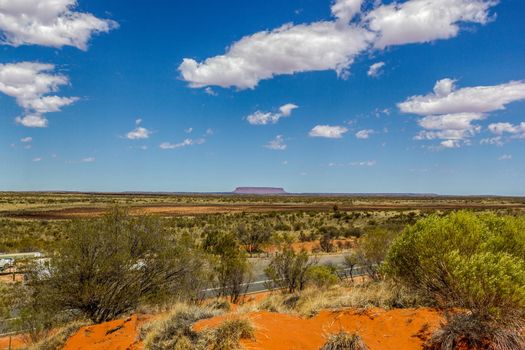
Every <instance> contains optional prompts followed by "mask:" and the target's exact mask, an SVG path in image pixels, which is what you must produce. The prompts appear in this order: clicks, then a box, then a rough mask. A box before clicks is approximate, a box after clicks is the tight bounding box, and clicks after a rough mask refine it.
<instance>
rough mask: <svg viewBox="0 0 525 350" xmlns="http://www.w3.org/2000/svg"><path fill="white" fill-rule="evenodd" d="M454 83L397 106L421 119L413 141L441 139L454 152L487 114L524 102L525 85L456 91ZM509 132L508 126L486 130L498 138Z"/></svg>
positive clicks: (443, 83) (445, 82)
mask: <svg viewBox="0 0 525 350" xmlns="http://www.w3.org/2000/svg"><path fill="white" fill-rule="evenodd" d="M455 83H456V81H455V80H453V79H442V80H440V81H438V82H436V84H435V86H434V91H433V93H430V94H427V95H424V96H412V97H409V98H408V99H407V100H406V101H404V102H402V103H399V104H398V107H399V109H400V110H401V112H404V113H412V114H417V115H421V116H424V117H423V118H421V119H420V120H419V121H418V124H419V126H421V127H422V128H423V130H422V131H421V132H419V134H418V135H417V136H416V137H415V139H416V140H433V139H441V140H444V141H443V142H441V146H442V147H444V148H457V147H460V146H461V145H462V144H466V143H469V141H468V139H469V138H472V137H473V136H475V135H477V134H478V133H479V132H480V131H481V126H479V125H476V124H474V122H476V121H480V120H484V119H485V118H487V116H488V113H490V112H493V111H497V110H502V109H505V107H506V105H507V104H509V103H512V102H515V101H520V100H525V83H523V82H521V81H511V82H509V83H505V84H500V85H494V86H476V87H467V88H462V89H457V88H456V85H455ZM509 127H510V128H511V127H512V125H510V124H508V123H498V124H491V126H489V129H490V130H491V131H492V132H493V133H495V134H500V135H501V133H503V132H505V131H508V130H506V129H505V128H509ZM500 142H501V140H500V139H499V140H489V139H486V140H485V141H482V143H491V144H499V143H500Z"/></svg>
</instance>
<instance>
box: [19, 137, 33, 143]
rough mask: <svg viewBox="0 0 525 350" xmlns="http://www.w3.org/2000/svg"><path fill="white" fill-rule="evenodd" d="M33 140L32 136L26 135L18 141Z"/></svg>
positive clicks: (26, 141)
mask: <svg viewBox="0 0 525 350" xmlns="http://www.w3.org/2000/svg"><path fill="white" fill-rule="evenodd" d="M32 141H33V138H32V137H31V136H28V137H23V138H21V139H20V142H24V143H28V142H32Z"/></svg>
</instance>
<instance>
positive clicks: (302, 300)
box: [247, 282, 424, 316]
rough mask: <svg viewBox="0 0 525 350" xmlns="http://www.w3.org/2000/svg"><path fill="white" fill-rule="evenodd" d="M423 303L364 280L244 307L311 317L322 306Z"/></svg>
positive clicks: (396, 289)
mask: <svg viewBox="0 0 525 350" xmlns="http://www.w3.org/2000/svg"><path fill="white" fill-rule="evenodd" d="M423 305H424V303H423V302H422V301H420V300H418V299H417V298H415V297H414V296H412V295H411V294H409V293H407V292H405V291H404V290H403V289H401V288H399V287H393V286H392V285H391V284H390V283H388V282H367V283H363V284H360V285H355V286H352V287H351V288H348V287H341V286H335V287H332V288H328V289H326V290H323V289H321V290H320V289H315V288H312V289H306V290H304V291H302V292H298V293H295V294H291V295H290V294H282V293H276V294H272V295H270V296H269V297H268V298H266V299H265V300H263V301H261V302H260V303H259V304H258V305H257V306H253V305H249V306H248V307H247V308H248V309H250V308H251V309H252V310H254V309H255V310H266V311H270V312H279V313H294V314H299V315H301V316H315V315H316V314H317V313H319V311H320V310H323V309H340V308H346V307H352V308H356V309H368V308H371V307H380V308H383V309H392V308H408V307H418V306H423Z"/></svg>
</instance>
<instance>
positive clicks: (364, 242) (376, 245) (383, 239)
mask: <svg viewBox="0 0 525 350" xmlns="http://www.w3.org/2000/svg"><path fill="white" fill-rule="evenodd" d="M396 236H397V233H396V232H395V231H390V230H387V229H385V228H379V227H376V228H373V229H370V230H368V231H367V233H366V234H365V235H364V236H362V237H361V238H360V239H359V244H358V248H357V256H358V260H359V264H360V265H362V266H363V267H364V268H365V269H366V271H367V273H368V274H369V275H370V277H372V278H373V279H375V280H378V279H380V278H381V274H380V267H381V264H382V263H383V261H384V260H385V258H386V256H387V253H388V249H389V247H390V244H391V242H392V240H393V239H394V238H395V237H396Z"/></svg>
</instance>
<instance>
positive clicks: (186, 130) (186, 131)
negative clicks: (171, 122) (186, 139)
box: [184, 128, 193, 134]
mask: <svg viewBox="0 0 525 350" xmlns="http://www.w3.org/2000/svg"><path fill="white" fill-rule="evenodd" d="M192 131H193V128H187V129H184V132H185V133H186V134H191V133H192Z"/></svg>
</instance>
